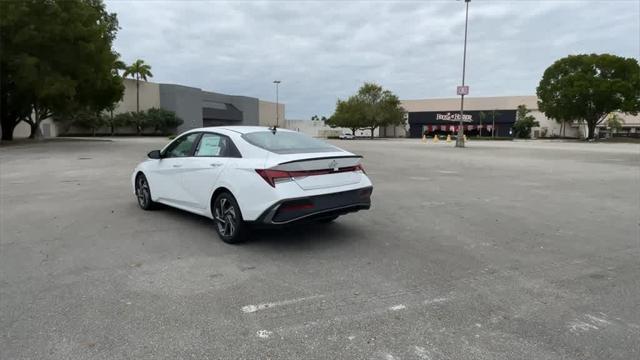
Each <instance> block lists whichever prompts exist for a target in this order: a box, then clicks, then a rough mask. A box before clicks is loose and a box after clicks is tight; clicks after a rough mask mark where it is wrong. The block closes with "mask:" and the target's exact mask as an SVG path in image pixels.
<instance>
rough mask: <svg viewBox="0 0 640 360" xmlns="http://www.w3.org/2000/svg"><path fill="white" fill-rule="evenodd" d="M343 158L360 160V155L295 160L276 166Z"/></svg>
mask: <svg viewBox="0 0 640 360" xmlns="http://www.w3.org/2000/svg"><path fill="white" fill-rule="evenodd" d="M345 158H359V159H362V155H338V156H323V157H316V158H308V159H297V160H291V161H285V162H282V163H279V164H278V165H284V164H291V163H296V162H303V161H314V160H328V159H345Z"/></svg>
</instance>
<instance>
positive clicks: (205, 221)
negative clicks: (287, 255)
mask: <svg viewBox="0 0 640 360" xmlns="http://www.w3.org/2000/svg"><path fill="white" fill-rule="evenodd" d="M156 211H161V212H166V213H167V215H169V216H170V217H172V218H174V219H178V218H179V221H188V222H190V225H193V226H198V227H202V229H206V230H207V231H211V236H212V238H213V239H215V240H218V241H220V242H222V240H220V239H219V238H218V235H217V234H216V230H215V228H214V223H213V221H212V220H211V219H209V218H206V217H204V216H200V215H196V214H192V213H190V212H188V211H183V210H180V209H176V208H173V207H170V206H166V205H160V206H159V207H158V209H157V210H156ZM348 218H349V215H346V216H344V217H340V218H338V219H337V220H335V221H334V222H332V223H328V224H322V223H315V222H308V223H302V224H294V225H288V226H278V227H250V229H249V233H248V235H247V239H246V240H245V241H244V242H242V243H240V244H237V245H236V246H243V247H245V246H246V247H256V248H268V247H273V248H277V249H278V250H280V251H282V250H285V249H288V250H294V251H298V250H299V251H306V250H309V249H315V248H317V247H323V248H329V247H334V246H338V247H339V246H345V245H348V244H351V243H354V242H358V241H360V240H362V239H364V238H365V235H364V232H363V231H362V229H360V227H359V225H357V224H356V223H350V222H349V219H348Z"/></svg>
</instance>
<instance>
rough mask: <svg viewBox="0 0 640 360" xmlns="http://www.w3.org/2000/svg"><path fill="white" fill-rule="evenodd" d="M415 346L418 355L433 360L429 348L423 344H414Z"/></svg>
mask: <svg viewBox="0 0 640 360" xmlns="http://www.w3.org/2000/svg"><path fill="white" fill-rule="evenodd" d="M414 348H415V354H416V356H417V357H419V358H420V359H422V360H431V354H430V353H429V350H427V349H425V348H423V347H422V346H414Z"/></svg>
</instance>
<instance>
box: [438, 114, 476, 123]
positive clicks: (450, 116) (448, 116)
mask: <svg viewBox="0 0 640 360" xmlns="http://www.w3.org/2000/svg"><path fill="white" fill-rule="evenodd" d="M436 120H442V121H460V113H453V114H452V113H446V114H436ZM462 121H465V122H472V121H473V117H472V116H471V114H464V116H463V118H462Z"/></svg>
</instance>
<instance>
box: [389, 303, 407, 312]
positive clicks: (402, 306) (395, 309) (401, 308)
mask: <svg viewBox="0 0 640 360" xmlns="http://www.w3.org/2000/svg"><path fill="white" fill-rule="evenodd" d="M406 308H407V307H406V306H404V305H402V304H398V305H393V306H392V307H390V308H389V310H391V311H398V310H404V309H406Z"/></svg>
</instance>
